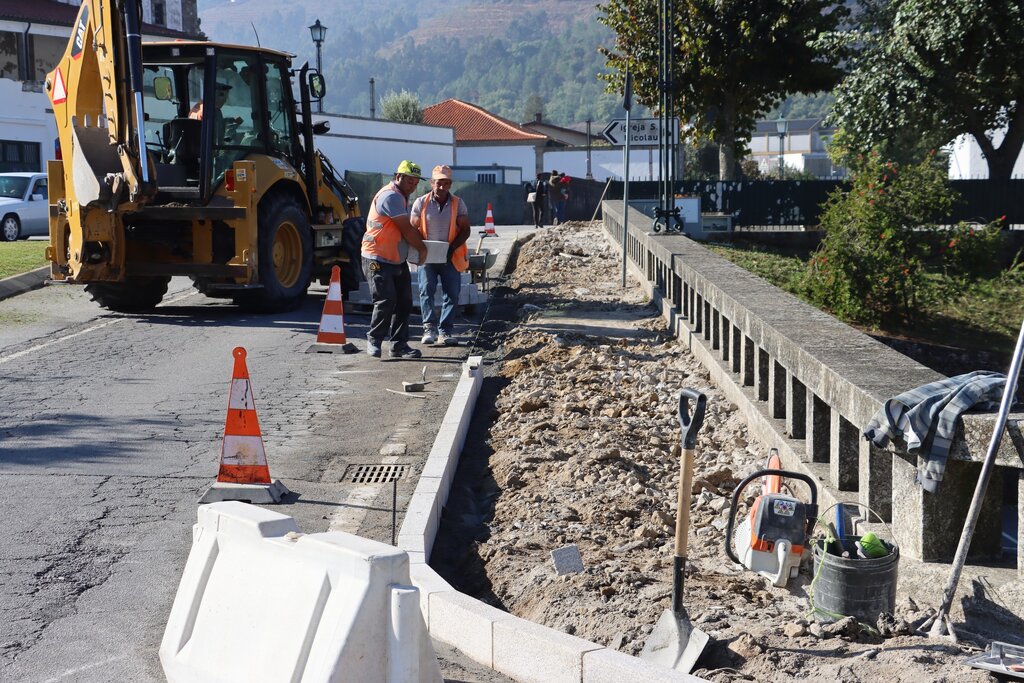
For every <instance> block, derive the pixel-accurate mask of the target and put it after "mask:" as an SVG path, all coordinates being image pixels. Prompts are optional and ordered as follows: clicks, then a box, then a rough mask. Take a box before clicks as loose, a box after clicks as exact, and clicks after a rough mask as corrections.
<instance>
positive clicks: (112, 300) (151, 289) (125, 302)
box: [85, 277, 171, 313]
mask: <svg viewBox="0 0 1024 683" xmlns="http://www.w3.org/2000/svg"><path fill="white" fill-rule="evenodd" d="M170 281H171V278H169V277H130V278H128V279H127V280H125V281H124V282H93V283H91V284H88V285H86V286H85V291H86V292H88V293H89V295H90V296H92V300H93V301H95V302H96V303H97V304H99V305H100V306H102V307H103V308H106V309H107V310H110V311H117V312H118V313H141V312H144V311H151V310H153V309H154V308H156V305H157V304H158V303H160V302H161V301H162V300H163V298H164V294H166V293H167V283H168V282H170Z"/></svg>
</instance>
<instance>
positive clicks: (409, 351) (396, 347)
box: [388, 342, 423, 358]
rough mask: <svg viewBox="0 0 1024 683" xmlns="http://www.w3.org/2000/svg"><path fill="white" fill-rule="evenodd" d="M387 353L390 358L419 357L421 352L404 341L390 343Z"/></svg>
mask: <svg viewBox="0 0 1024 683" xmlns="http://www.w3.org/2000/svg"><path fill="white" fill-rule="evenodd" d="M388 355H390V356H391V357H392V358H419V357H421V356H422V355H423V354H422V353H420V350H419V349H414V348H412V347H411V346H409V345H408V344H407V343H405V342H399V343H397V344H392V345H391V352H390V353H389V354H388Z"/></svg>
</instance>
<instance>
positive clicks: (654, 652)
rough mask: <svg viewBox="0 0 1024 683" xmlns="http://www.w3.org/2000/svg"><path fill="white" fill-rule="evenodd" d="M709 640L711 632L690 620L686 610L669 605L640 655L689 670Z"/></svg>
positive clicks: (677, 669) (655, 661)
mask: <svg viewBox="0 0 1024 683" xmlns="http://www.w3.org/2000/svg"><path fill="white" fill-rule="evenodd" d="M709 640H710V637H709V636H708V634H707V633H704V631H701V630H700V629H699V628H697V627H696V626H694V625H693V624H691V623H690V619H689V617H687V616H686V611H685V610H683V611H682V612H681V613H679V614H677V613H675V612H673V611H672V610H670V609H667V610H665V611H664V612H662V613H661V617H660V618H659V619H658V623H657V624H655V625H654V630H653V631H651V635H650V636H649V637H648V638H647V642H646V643H644V649H643V651H641V652H640V659H644V660H647V661H648V662H652V663H654V664H659V665H661V666H664V667H668V668H669V669H675V670H676V671H680V672H682V673H686V674H688V673H690V672H691V671H693V667H694V665H695V664H696V663H697V660H698V659H699V658H700V656H701V654H703V652H704V648H705V647H706V646H707V644H708V641H709Z"/></svg>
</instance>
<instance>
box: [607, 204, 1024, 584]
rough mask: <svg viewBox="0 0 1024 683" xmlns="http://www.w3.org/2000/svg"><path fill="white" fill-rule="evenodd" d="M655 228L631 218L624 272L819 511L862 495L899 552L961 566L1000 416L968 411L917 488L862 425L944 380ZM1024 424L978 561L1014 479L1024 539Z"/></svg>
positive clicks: (905, 463)
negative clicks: (931, 481)
mask: <svg viewBox="0 0 1024 683" xmlns="http://www.w3.org/2000/svg"><path fill="white" fill-rule="evenodd" d="M603 211H604V227H605V230H606V232H607V233H608V235H609V236H610V237H611V239H612V240H613V241H614V242H615V243H617V244H619V245H621V244H622V223H623V209H622V202H621V201H612V202H604V204H603ZM650 225H651V220H650V218H648V217H646V216H644V215H643V214H642V213H641V212H639V211H637V210H636V209H632V208H631V209H630V214H629V233H628V236H627V239H626V251H627V256H628V265H629V267H630V269H631V271H632V273H633V275H635V276H636V277H637V278H638V279H639V280H640V281H641V283H642V285H643V287H644V288H645V290H646V291H647V292H648V293H649V294H650V295H651V297H652V300H653V301H654V302H655V304H656V305H659V306H660V307H661V309H662V313H663V315H664V316H665V317H666V319H667V320H668V321H669V325H670V327H671V329H672V330H673V332H674V333H675V334H676V335H677V336H678V337H679V338H680V339H681V340H682V341H683V342H684V343H687V344H688V345H689V346H690V349H691V351H692V352H693V353H694V354H695V355H696V356H697V357H698V358H699V359H700V360H701V361H702V362H703V363H704V365H705V366H706V367H708V369H709V370H710V371H711V375H712V379H713V380H714V381H715V383H716V384H718V385H719V386H720V387H721V388H722V389H723V390H724V391H725V392H726V394H727V395H728V396H729V398H730V400H732V401H733V402H734V403H736V405H737V406H739V407H740V409H741V410H743V412H744V413H745V415H746V417H747V420H748V423H749V425H750V429H751V431H752V433H754V434H755V435H756V436H757V437H759V438H760V439H761V441H762V442H763V443H765V444H766V445H768V446H770V447H776V448H779V450H780V453H781V455H782V458H783V462H784V465H785V466H786V467H787V468H789V469H795V470H798V471H803V472H806V473H808V474H810V475H811V476H814V477H815V478H816V479H817V480H818V482H819V485H818V487H819V492H820V494H821V499H822V501H821V502H822V510H823V511H824V509H825V507H827V506H828V505H831V504H833V503H834V502H836V501H853V500H856V501H858V502H860V503H861V504H863V505H866V506H869V507H870V508H871V509H873V510H875V511H876V512H877V513H878V514H879V515H880V516H881V517H882V518H883V519H884V520H885V521H886V522H889V523H890V524H891V526H892V529H893V533H894V534H895V536H896V540H897V541H898V542H899V544H900V546H901V551H902V552H903V553H905V554H907V555H909V556H911V557H914V558H917V559H921V560H944V559H948V558H951V557H952V555H953V553H954V552H955V550H956V546H957V542H958V541H959V537H960V531H961V528H962V526H963V521H964V518H965V516H966V512H967V508H968V506H969V505H970V501H971V497H972V495H973V492H974V487H975V484H976V483H977V477H978V473H979V472H980V469H981V461H982V460H984V458H985V453H986V450H987V448H988V444H989V440H990V439H991V435H992V429H993V427H994V424H995V415H994V414H991V413H989V414H969V415H965V416H964V418H963V427H962V433H961V434H960V435H958V437H957V439H956V441H955V443H954V445H953V449H952V453H951V457H950V460H949V462H948V465H947V468H946V474H945V478H944V480H943V481H942V482H941V484H940V485H939V491H938V493H936V494H929V493H925V492H924V491H923V490H922V489H921V488H920V487H919V486H917V485H916V484H915V483H914V479H915V475H916V471H917V467H918V465H919V464H920V463H919V462H918V459H915V458H914V457H913V456H910V455H909V454H907V453H906V452H905V450H900V449H899V448H893V447H890V448H889V449H887V450H880V449H877V448H875V447H873V446H872V445H871V444H870V443H869V442H868V441H866V440H865V439H863V438H862V437H861V430H862V428H863V427H864V426H865V425H866V424H867V422H868V420H870V418H871V417H872V416H873V415H874V414H875V412H876V411H877V410H878V409H879V408H880V407H881V406H882V404H883V402H884V401H885V400H886V399H888V398H891V397H892V396H895V395H897V394H899V393H902V392H903V391H906V390H907V389H911V388H913V387H917V386H920V385H923V384H927V383H929V382H932V381H934V380H936V379H940V378H941V377H942V375H940V374H939V373H937V372H935V371H934V370H931V369H929V368H926V367H924V366H922V365H920V364H918V363H917V362H916V361H914V360H912V359H910V358H908V357H907V356H904V355H903V354H900V353H898V352H896V351H894V350H892V349H890V348H889V347H887V346H885V345H884V344H882V343H881V342H878V341H876V340H874V339H872V338H871V337H869V336H867V335H866V334H863V333H862V332H860V331H858V330H856V329H854V328H852V327H850V326H848V325H846V324H844V323H842V322H840V321H838V320H837V319H835V318H834V317H832V316H831V315H829V314H827V313H824V312H822V311H819V310H818V309H816V308H814V307H813V306H810V305H808V304H806V303H804V302H803V301H801V300H799V299H797V298H796V297H794V296H792V295H790V294H788V293H786V292H784V291H782V290H780V289H779V288H777V287H775V286H773V285H770V284H768V283H767V282H765V281H764V280H762V279H761V278H759V277H757V276H756V275H753V274H752V273H750V272H748V271H746V270H744V269H743V268H740V267H739V266H736V265H734V264H732V263H730V262H729V261H727V260H725V259H723V258H720V257H719V256H717V255H715V254H714V253H712V252H711V251H709V250H707V249H705V248H704V247H703V246H701V245H700V244H698V243H697V242H694V241H692V240H690V239H689V238H687V237H683V236H678V235H671V236H668V235H664V234H660V235H653V234H650ZM1022 421H1024V414H1020V413H1014V414H1011V415H1010V419H1009V421H1008V424H1007V431H1006V433H1005V434H1004V436H1003V439H1002V442H1001V444H1000V449H999V452H998V457H997V460H996V465H997V467H996V468H995V471H994V474H993V477H992V480H991V482H990V484H989V487H988V494H987V496H986V499H985V505H984V507H983V509H982V515H981V518H980V520H979V523H978V527H977V530H976V532H975V536H974V541H973V543H972V552H974V553H977V554H983V555H988V556H993V555H996V554H998V553H999V552H1000V543H1001V538H1000V536H1001V529H1002V526H1001V525H1002V509H1001V507H1002V499H1003V487H1004V478H1005V477H1013V480H1014V481H1016V483H1017V487H1018V492H1019V495H1018V506H1017V524H1018V538H1019V539H1024V457H1022V454H1024V437H1022V435H1021V423H1022ZM766 455H767V454H766ZM920 460H921V462H923V459H920ZM862 521H863V520H862ZM869 527H870V525H869ZM1017 567H1018V572H1019V574H1020V575H1021V576H1022V577H1024V543H1018V551H1017Z"/></svg>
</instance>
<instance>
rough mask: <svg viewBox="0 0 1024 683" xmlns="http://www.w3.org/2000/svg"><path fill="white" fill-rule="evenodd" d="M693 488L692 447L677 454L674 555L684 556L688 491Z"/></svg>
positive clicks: (687, 517) (686, 536)
mask: <svg viewBox="0 0 1024 683" xmlns="http://www.w3.org/2000/svg"><path fill="white" fill-rule="evenodd" d="M692 489H693V449H692V448H684V449H683V452H682V454H681V455H680V456H679V496H678V497H677V498H676V556H677V557H686V549H687V546H688V543H689V531H690V498H691V495H690V492H691V490H692Z"/></svg>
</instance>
